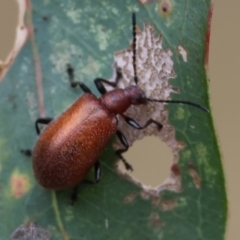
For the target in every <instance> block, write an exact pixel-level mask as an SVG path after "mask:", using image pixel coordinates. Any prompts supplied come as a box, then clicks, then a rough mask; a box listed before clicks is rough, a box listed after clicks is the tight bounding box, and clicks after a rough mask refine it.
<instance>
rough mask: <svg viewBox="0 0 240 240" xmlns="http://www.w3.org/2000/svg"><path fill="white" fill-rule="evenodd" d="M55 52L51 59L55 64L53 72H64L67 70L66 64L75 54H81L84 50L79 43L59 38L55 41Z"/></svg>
mask: <svg viewBox="0 0 240 240" xmlns="http://www.w3.org/2000/svg"><path fill="white" fill-rule="evenodd" d="M52 46H53V52H52V53H51V54H50V56H49V59H50V61H51V63H52V65H53V66H54V68H53V69H52V72H53V73H63V72H64V71H66V64H67V63H70V62H71V59H72V57H73V56H75V55H77V56H81V55H82V50H81V49H80V48H79V46H78V45H75V44H72V43H70V42H69V41H67V40H65V39H64V40H58V42H55V41H54V42H53V43H52Z"/></svg>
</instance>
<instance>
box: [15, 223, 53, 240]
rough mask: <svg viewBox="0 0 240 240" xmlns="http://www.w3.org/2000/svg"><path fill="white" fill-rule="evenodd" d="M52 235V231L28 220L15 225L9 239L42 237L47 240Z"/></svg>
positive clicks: (33, 239)
mask: <svg viewBox="0 0 240 240" xmlns="http://www.w3.org/2000/svg"><path fill="white" fill-rule="evenodd" d="M51 236H52V233H51V232H50V231H49V230H47V229H44V228H43V227H41V226H39V225H36V224H34V223H32V222H28V223H26V224H22V225H20V226H19V227H17V228H16V229H15V230H14V231H13V232H12V234H11V237H10V239H11V240H17V239H32V240H37V239H42V240H49V239H50V238H51Z"/></svg>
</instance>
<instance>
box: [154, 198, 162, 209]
mask: <svg viewBox="0 0 240 240" xmlns="http://www.w3.org/2000/svg"><path fill="white" fill-rule="evenodd" d="M160 201H161V198H160V196H152V205H153V206H156V207H157V206H158V205H159V204H160Z"/></svg>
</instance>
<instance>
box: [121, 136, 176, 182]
mask: <svg viewBox="0 0 240 240" xmlns="http://www.w3.org/2000/svg"><path fill="white" fill-rule="evenodd" d="M123 156H124V157H125V159H126V160H127V161H128V162H129V163H130V164H131V165H132V166H133V169H134V171H133V172H131V171H128V173H129V174H130V175H131V176H133V177H134V178H135V179H137V180H139V181H141V182H142V183H143V184H144V185H146V186H152V187H157V186H159V185H160V184H162V183H163V182H164V181H165V180H166V179H167V178H168V177H169V175H170V171H171V165H172V160H173V156H172V152H171V149H170V148H169V147H168V146H167V145H166V144H165V143H164V142H162V141H161V140H160V139H158V138H156V137H153V136H151V137H145V138H143V139H141V140H138V141H135V142H134V144H133V145H132V146H131V147H130V148H129V150H128V151H127V152H126V153H125V154H123ZM118 166H119V168H120V169H121V171H123V172H125V171H126V169H125V167H124V165H123V164H122V162H121V161H120V163H119V165H118Z"/></svg>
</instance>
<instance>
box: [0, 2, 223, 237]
mask: <svg viewBox="0 0 240 240" xmlns="http://www.w3.org/2000/svg"><path fill="white" fill-rule="evenodd" d="M32 4H33V5H32V21H33V26H34V34H35V38H33V35H32V36H30V39H29V41H28V42H27V43H26V44H25V46H24V47H23V49H22V51H21V53H20V54H19V56H18V57H17V59H16V61H15V62H14V64H13V66H12V67H11V69H10V71H9V72H8V74H7V76H6V77H5V79H4V80H3V81H2V82H1V86H0V96H1V101H0V153H1V154H0V186H1V188H0V191H1V194H0V216H1V219H2V224H0V232H1V237H0V239H9V236H10V235H11V233H12V232H13V231H14V230H16V229H17V228H18V227H19V226H20V225H21V224H29V223H30V222H33V223H34V224H38V225H40V226H41V227H43V228H44V229H48V230H49V231H50V232H51V233H52V235H53V236H52V238H51V239H137V240H139V239H143V240H145V239H151V240H152V239H204V240H207V239H214V240H217V239H223V238H224V233H225V225H226V213H227V200H226V192H225V183H224V175H223V169H222V163H221V159H220V153H219V149H218V144H217V140H216V135H215V132H214V126H213V122H212V117H211V113H210V114H207V113H204V112H200V111H199V110H198V109H194V108H192V107H188V106H179V105H178V106H176V105H174V104H172V105H170V104H169V106H168V107H167V109H168V112H169V113H168V114H169V121H170V123H171V125H172V126H173V127H174V129H175V130H176V139H177V140H178V141H179V142H182V143H184V144H185V147H184V148H183V150H181V151H180V156H179V161H178V163H176V164H173V167H172V174H173V175H174V176H175V177H176V179H178V181H179V182H178V183H179V184H180V191H172V190H170V188H169V189H168V190H164V191H160V193H159V195H158V196H152V195H151V194H150V193H149V192H148V191H147V190H146V189H145V191H143V190H142V189H141V188H140V187H139V186H137V185H136V184H134V183H133V182H130V181H128V180H127V179H125V178H122V177H119V175H118V174H117V172H116V169H115V166H114V165H115V160H116V157H115V155H114V151H113V149H111V148H110V147H107V150H106V151H104V153H103V154H102V155H101V162H102V166H103V168H102V178H101V181H100V183H99V184H97V185H94V186H88V185H85V184H82V185H81V186H80V188H79V193H78V202H77V203H76V204H75V205H74V206H71V205H70V196H71V193H72V189H69V190H66V191H58V192H54V191H50V190H45V189H43V188H41V187H40V186H39V185H38V184H37V183H36V180H35V179H34V176H33V171H32V167H31V160H30V159H29V158H27V157H26V156H24V155H23V154H22V153H21V152H20V150H21V149H28V148H32V147H33V146H34V142H35V141H36V139H37V136H36V133H35V129H34V122H35V120H36V119H37V118H38V117H39V116H43V115H45V116H49V117H55V116H57V115H58V114H60V113H61V112H62V111H63V110H64V109H66V107H67V106H68V105H69V104H71V103H72V102H73V101H74V100H75V99H76V98H77V97H78V96H79V95H80V94H81V93H82V92H81V90H80V89H71V87H70V86H69V83H68V78H67V74H66V64H67V63H71V64H72V65H73V66H74V68H75V73H76V76H77V79H78V80H80V81H83V82H84V83H85V84H86V85H88V86H89V87H90V88H91V90H92V91H93V92H94V93H95V94H97V95H99V94H98V93H97V91H96V89H95V87H94V85H93V81H92V80H93V79H95V78H96V77H103V78H106V79H109V78H110V77H111V76H112V74H113V68H112V67H111V66H112V64H113V55H114V52H116V51H120V50H122V49H127V48H128V47H129V42H130V40H131V39H132V34H131V27H132V26H131V12H132V11H136V13H137V21H138V26H139V27H140V29H142V28H143V21H144V20H146V21H147V22H148V24H150V25H152V26H153V27H154V29H155V32H156V33H159V32H160V33H161V34H162V37H163V46H164V48H165V49H169V50H170V51H171V52H172V54H173V55H172V59H173V62H174V66H173V67H174V72H175V74H176V78H174V79H172V80H171V81H170V83H171V84H172V86H173V87H175V88H177V89H179V91H180V93H179V94H176V93H174V94H172V99H174V100H176V99H181V100H191V101H192V102H196V103H199V104H202V105H204V106H206V107H209V99H208V83H207V75H206V69H205V61H206V60H205V59H206V53H207V54H208V49H207V46H206V42H207V41H208V40H206V39H207V37H206V36H207V31H208V20H209V19H208V18H209V16H210V15H209V13H210V12H211V2H210V1H198V0H196V1H186V0H181V1H170V0H165V1H164V0H163V1H161V2H153V1H149V2H148V3H146V4H145V5H143V4H142V3H141V1H134V0H126V1H113V0H111V1H110V0H102V1H92V0H82V1H74V0H72V1H63V0H62V1H60V0H59V1H57V2H56V1H46V0H45V1H33V2H32ZM29 11H30V9H28V12H27V17H26V19H27V20H26V24H27V26H28V27H29V26H30V17H31V15H30V12H29ZM179 46H182V47H183V48H184V49H185V51H186V52H187V61H184V59H183V55H182V54H180V50H179V48H178V47H179ZM39 67H40V68H39ZM42 90H43V92H41V91H42ZM42 96H43V97H44V101H41V97H42ZM41 104H42V105H41ZM109 146H111V144H110V145H109ZM93 150H94V149H93ZM178 190H179V189H178ZM28 226H30V225H28ZM17 231H18V230H17Z"/></svg>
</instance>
